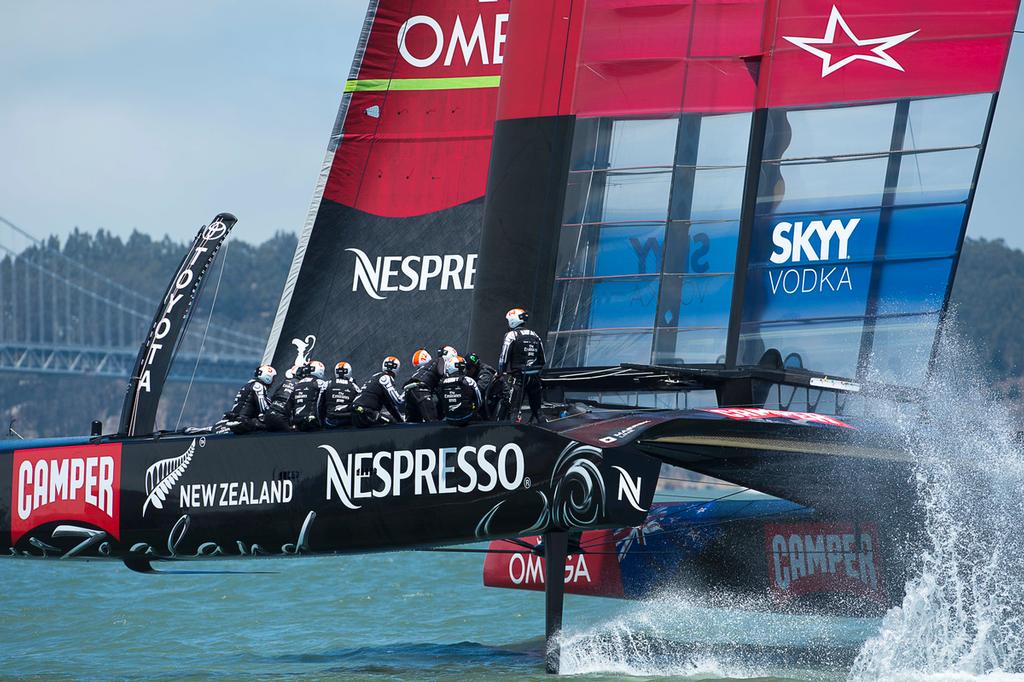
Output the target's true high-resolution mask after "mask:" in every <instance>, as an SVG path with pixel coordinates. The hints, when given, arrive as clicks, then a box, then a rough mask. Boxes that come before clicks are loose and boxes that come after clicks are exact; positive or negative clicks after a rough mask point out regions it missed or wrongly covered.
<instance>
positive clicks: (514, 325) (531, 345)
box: [497, 308, 544, 424]
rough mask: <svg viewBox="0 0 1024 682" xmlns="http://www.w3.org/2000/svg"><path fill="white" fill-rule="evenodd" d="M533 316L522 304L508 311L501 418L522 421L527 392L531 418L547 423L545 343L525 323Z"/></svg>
mask: <svg viewBox="0 0 1024 682" xmlns="http://www.w3.org/2000/svg"><path fill="white" fill-rule="evenodd" d="M529 319H530V316H529V314H528V313H527V312H526V311H525V310H523V309H522V308H513V309H512V310H510V311H508V312H507V313H505V320H506V321H507V322H508V328H509V332H508V333H507V334H505V341H504V342H503V343H502V345H501V354H500V355H499V357H498V373H499V374H500V375H503V378H504V381H505V386H504V391H503V395H502V399H501V402H500V403H499V404H498V414H497V419H498V420H499V421H502V420H505V419H508V420H511V421H514V422H515V421H519V412H520V410H522V407H523V393H524V392H525V393H526V397H527V398H528V399H529V401H530V413H531V414H530V421H531V422H537V423H538V424H543V423H544V417H543V415H541V413H540V407H541V401H542V396H543V387H542V385H541V382H540V372H541V370H542V369H544V344H543V343H542V342H541V340H540V337H539V336H537V334H536V332H533V331H531V330H529V329H527V328H526V327H524V326H523V325H525V324H526V321H527V320H529Z"/></svg>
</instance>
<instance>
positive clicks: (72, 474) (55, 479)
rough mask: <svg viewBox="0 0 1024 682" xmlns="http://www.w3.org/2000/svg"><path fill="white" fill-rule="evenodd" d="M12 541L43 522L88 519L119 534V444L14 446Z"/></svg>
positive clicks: (99, 526) (87, 521) (112, 532)
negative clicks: (31, 447)
mask: <svg viewBox="0 0 1024 682" xmlns="http://www.w3.org/2000/svg"><path fill="white" fill-rule="evenodd" d="M12 488H13V490H12V497H13V499H14V504H13V507H14V508H13V509H11V541H12V542H17V541H18V538H20V537H21V536H23V535H24V534H25V533H27V532H29V531H30V530H32V529H33V528H36V527H38V526H41V525H42V524H44V523H50V522H55V521H60V522H79V523H88V524H90V525H93V526H96V527H97V528H100V529H102V530H104V531H106V532H108V533H110V534H111V535H112V536H114V537H118V536H120V534H121V444H120V443H107V444H102V445H83V446H70V447H61V448H39V449H33V450H16V451H15V452H14V479H13V481H12Z"/></svg>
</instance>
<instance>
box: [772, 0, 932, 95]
mask: <svg viewBox="0 0 1024 682" xmlns="http://www.w3.org/2000/svg"><path fill="white" fill-rule="evenodd" d="M836 26H839V27H840V28H842V29H843V33H845V34H846V37H847V38H849V39H850V41H851V42H853V44H854V45H857V46H858V47H868V46H873V47H871V49H870V50H869V51H868V52H866V53H864V54H854V55H850V56H849V57H844V58H843V59H840V60H839V61H837V62H836V63H834V64H833V63H832V54H831V53H830V52H827V51H825V50H822V49H819V48H817V47H815V45H835V37H836ZM918 31H920V29H918ZM918 31H911V32H910V33H901V34H900V35H897V36H887V37H885V38H869V39H866V40H861V39H860V38H858V37H857V36H855V35H853V31H851V30H850V27H849V26H848V25H847V24H846V20H845V19H843V15H842V14H840V13H839V8H837V7H836V6H835V5H832V14H830V15H829V17H828V27H826V28H825V35H824V37H822V38H797V37H795V36H782V37H783V38H785V39H786V40H788V41H789V42H791V43H793V44H794V45H796V46H797V47H799V48H800V49H801V50H806V51H808V52H810V53H811V54H813V55H814V56H815V57H820V58H821V77H822V78H824V77H825V76H827V75H829V74H830V73H834V72H835V71H838V70H839V69H841V68H843V67H844V66H846V65H847V64H850V63H851V62H855V61H857V60H858V59H862V60H864V61H866V62H871V63H873V64H881V65H882V66H887V67H889V68H890V69H896V70H897V71H903V67H902V66H900V63H899V62H898V61H896V60H895V59H893V58H892V57H891V56H890V55H889V53H888V52H886V50H888V49H889V48H891V47H894V46H896V45H899V44H900V43H902V42H903V41H904V40H906V39H907V38H909V37H910V36H912V35H914V34H915V33H917V32H918Z"/></svg>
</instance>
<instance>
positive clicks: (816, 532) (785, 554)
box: [764, 523, 885, 602]
mask: <svg viewBox="0 0 1024 682" xmlns="http://www.w3.org/2000/svg"><path fill="white" fill-rule="evenodd" d="M764 533H765V545H766V547H765V550H766V552H767V554H768V579H769V585H770V586H771V590H772V592H773V593H774V594H775V595H776V596H778V597H780V598H782V599H792V598H794V597H800V596H802V595H807V594H822V593H824V594H857V595H862V596H865V597H868V598H869V599H872V600H875V601H878V602H884V600H885V590H884V588H883V585H882V580H881V566H880V565H879V557H878V552H879V542H878V529H877V527H876V526H875V525H874V524H863V525H861V526H859V527H855V526H854V525H853V524H843V523H787V524H767V525H765V527H764Z"/></svg>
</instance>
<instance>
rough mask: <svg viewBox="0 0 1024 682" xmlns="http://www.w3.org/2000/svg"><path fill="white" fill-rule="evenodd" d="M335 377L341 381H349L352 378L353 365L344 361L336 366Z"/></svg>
mask: <svg viewBox="0 0 1024 682" xmlns="http://www.w3.org/2000/svg"><path fill="white" fill-rule="evenodd" d="M334 376H336V377H338V378H339V379H348V378H349V377H351V376H352V365H350V364H348V363H347V362H345V361H344V360H342V361H341V362H339V363H338V364H336V365H335V366H334Z"/></svg>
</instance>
